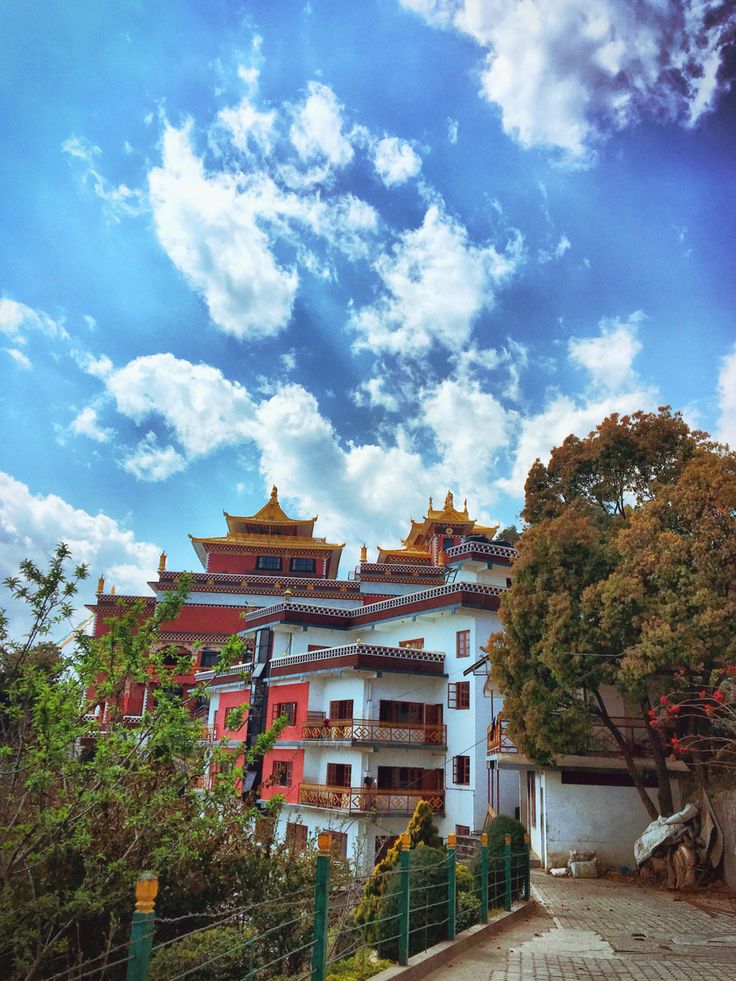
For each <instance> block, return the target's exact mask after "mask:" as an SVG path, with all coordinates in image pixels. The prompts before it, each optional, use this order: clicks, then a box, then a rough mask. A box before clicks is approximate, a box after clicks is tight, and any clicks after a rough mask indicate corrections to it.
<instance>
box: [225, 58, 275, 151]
mask: <svg viewBox="0 0 736 981" xmlns="http://www.w3.org/2000/svg"><path fill="white" fill-rule="evenodd" d="M238 74H240V72H238ZM241 77H242V75H241ZM217 118H218V120H219V121H220V123H221V124H222V125H223V126H224V127H225V128H226V129H227V130H228V132H229V134H230V138H231V140H232V143H233V145H234V146H236V147H237V148H238V149H239V150H248V149H249V148H250V147H251V146H253V147H255V148H257V149H258V150H260V151H262V152H264V153H270V151H271V149H272V148H273V143H274V140H275V137H276V134H275V130H274V124H275V122H276V112H275V111H274V110H273V109H271V110H269V111H268V112H260V111H259V110H258V109H257V108H256V106H255V105H254V103H253V102H252V100H251V99H250V98H248V97H247V96H246V97H245V98H243V99H242V100H241V101H240V102H239V103H238V105H237V106H231V107H228V108H226V109H223V110H221V112H220V113H218V117H217Z"/></svg>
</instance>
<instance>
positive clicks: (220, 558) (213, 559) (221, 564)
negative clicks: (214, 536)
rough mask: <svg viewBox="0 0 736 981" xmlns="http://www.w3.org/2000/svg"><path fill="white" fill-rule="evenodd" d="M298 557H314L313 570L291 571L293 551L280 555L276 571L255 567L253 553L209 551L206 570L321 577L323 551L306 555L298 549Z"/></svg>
mask: <svg viewBox="0 0 736 981" xmlns="http://www.w3.org/2000/svg"><path fill="white" fill-rule="evenodd" d="M299 552H300V555H299V558H307V559H314V572H292V571H291V559H292V558H293V557H295V556H294V554H293V552H291V551H289V552H284V553H283V554H282V555H281V569H280V570H278V571H273V570H270V569H256V559H257V558H258V556H257V555H256V554H255V553H252V554H251V553H247V554H240V553H238V552H210V553H209V555H208V559H207V571H208V572H231V573H241V572H242V573H243V574H244V575H245V574H248V575H251V576H296V577H298V578H299V579H319V578H322V564H323V561H322V560H323V558H327V556H325V554H324V553H318V552H315V553H314V554H313V555H310V554H309V552H308V551H307V553H306V555H305V554H304V552H303V551H302V550H301V549H300V550H299ZM263 554H264V555H268V554H272V553H269V552H265V551H264V553H263Z"/></svg>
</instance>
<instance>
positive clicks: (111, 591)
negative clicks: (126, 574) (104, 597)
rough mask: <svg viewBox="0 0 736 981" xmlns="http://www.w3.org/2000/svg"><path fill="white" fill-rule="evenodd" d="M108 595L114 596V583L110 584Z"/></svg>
mask: <svg viewBox="0 0 736 981" xmlns="http://www.w3.org/2000/svg"><path fill="white" fill-rule="evenodd" d="M110 595H111V596H114V595H115V583H113V584H112V589H111V590H110Z"/></svg>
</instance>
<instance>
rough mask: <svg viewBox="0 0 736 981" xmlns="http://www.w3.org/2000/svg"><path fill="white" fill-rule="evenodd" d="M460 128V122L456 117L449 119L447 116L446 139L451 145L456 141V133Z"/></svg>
mask: <svg viewBox="0 0 736 981" xmlns="http://www.w3.org/2000/svg"><path fill="white" fill-rule="evenodd" d="M459 128H460V123H459V122H458V121H457V119H451V118H450V116H448V117H447V139H448V140H449V141H450V143H452V145H453V146H455V144H456V143H457V134H458V130H459Z"/></svg>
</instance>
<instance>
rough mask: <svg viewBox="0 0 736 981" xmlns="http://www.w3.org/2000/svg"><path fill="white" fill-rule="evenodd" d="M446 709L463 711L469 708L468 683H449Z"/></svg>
mask: <svg viewBox="0 0 736 981" xmlns="http://www.w3.org/2000/svg"><path fill="white" fill-rule="evenodd" d="M447 707H448V708H451V709H458V710H459V711H464V710H467V709H469V708H470V682H469V681H451V682H450V683H449V684H448V686H447Z"/></svg>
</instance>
